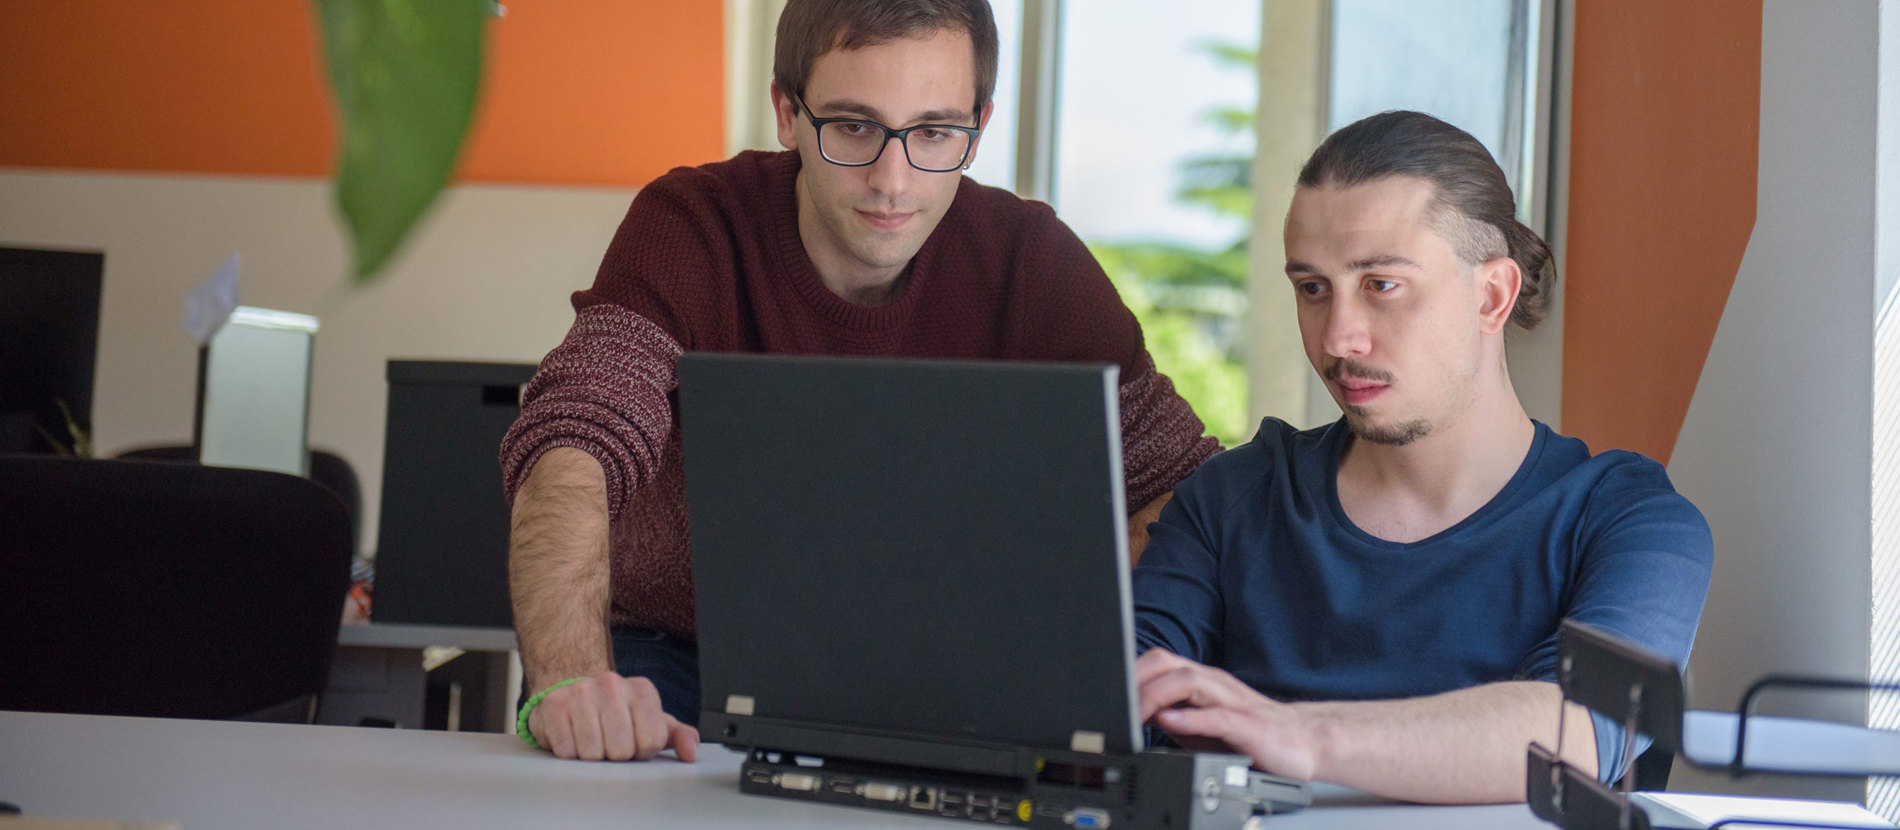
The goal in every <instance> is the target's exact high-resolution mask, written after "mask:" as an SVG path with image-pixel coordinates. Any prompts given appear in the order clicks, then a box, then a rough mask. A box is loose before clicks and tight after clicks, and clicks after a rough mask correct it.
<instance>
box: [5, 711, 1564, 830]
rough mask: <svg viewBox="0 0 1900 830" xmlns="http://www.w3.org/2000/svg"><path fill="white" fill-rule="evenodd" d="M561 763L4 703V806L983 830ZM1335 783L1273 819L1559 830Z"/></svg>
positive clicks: (621, 825)
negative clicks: (1348, 792) (1378, 798)
mask: <svg viewBox="0 0 1900 830" xmlns="http://www.w3.org/2000/svg"><path fill="white" fill-rule="evenodd" d="M701 750H702V753H703V754H702V756H701V758H700V761H699V763H697V764H681V763H678V762H676V761H671V760H661V761H654V762H649V763H629V764H612V763H581V762H576V761H560V760H556V759H555V758H553V757H552V756H550V755H547V754H546V753H542V752H537V751H534V750H530V749H528V748H527V747H525V746H523V745H522V744H521V743H520V741H518V740H515V739H514V738H512V737H508V736H504V735H492V734H476V733H459V734H456V733H446V732H422V731H415V730H394V729H360V728H355V727H344V726H291V725H283V724H261V723H232V722H222V721H185V720H158V719H150V718H112V717H99V716H93V715H43V714H29V713H23V712H0V801H10V802H13V803H15V804H18V805H20V807H21V808H23V809H24V810H25V811H26V813H27V815H39V816H55V815H69V816H87V817H93V818H113V819H132V820H140V821H177V822H181V823H182V824H183V826H184V828H185V830H224V829H225V828H231V829H232V830H240V829H241V830H251V829H252V828H260V827H269V828H275V829H276V830H300V829H301V828H309V830H337V828H364V829H365V830H367V829H369V828H384V827H389V828H411V827H456V828H466V829H467V830H479V829H480V828H490V827H492V828H556V827H558V828H594V827H598V828H613V830H625V828H628V827H668V828H671V827H710V828H733V830H740V829H741V828H743V830H757V828H787V830H800V829H801V828H811V830H817V829H818V828H832V827H847V828H850V827H888V828H898V830H930V828H946V830H953V829H954V828H956V827H959V826H961V827H977V826H979V825H977V824H975V823H972V822H953V821H949V820H946V819H940V818H927V817H911V816H892V815H888V814H881V813H877V812H872V811H868V810H854V809H850V808H845V807H833V806H828V805H822V804H801V803H797V802H793V801H787V800H783V799H776V798H767V797H761V796H749V795H741V794H740V793H739V790H738V776H739V772H738V769H739V758H740V756H738V755H737V754H734V753H731V752H727V751H726V750H725V749H723V748H721V747H719V746H717V745H707V746H703V747H702V748H701ZM1353 801H1354V799H1352V798H1351V797H1350V796H1343V795H1340V794H1338V793H1337V791H1334V793H1333V794H1331V795H1330V796H1328V797H1324V798H1322V799H1321V802H1320V804H1318V805H1316V806H1315V807H1313V808H1311V809H1309V810H1307V811H1306V812H1303V813H1299V814H1296V815H1291V816H1283V817H1276V818H1274V819H1272V820H1271V821H1270V822H1269V826H1270V827H1272V828H1285V830H1334V828H1359V827H1367V828H1372V827H1377V828H1393V827H1403V828H1418V830H1439V829H1440V828H1442V829H1443V830H1453V828H1456V829H1457V830H1536V829H1538V828H1542V829H1543V830H1548V825H1544V824H1542V823H1540V822H1538V821H1537V820H1536V819H1535V818H1534V817H1532V816H1531V814H1530V811H1529V810H1528V809H1527V808H1525V807H1524V806H1523V805H1506V806H1496V807H1414V806H1406V805H1376V804H1365V803H1364V799H1359V801H1360V802H1361V803H1360V804H1359V805H1357V806H1355V805H1353V804H1352V803H1351V802H1353Z"/></svg>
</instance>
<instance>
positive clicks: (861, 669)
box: [680, 354, 1141, 752]
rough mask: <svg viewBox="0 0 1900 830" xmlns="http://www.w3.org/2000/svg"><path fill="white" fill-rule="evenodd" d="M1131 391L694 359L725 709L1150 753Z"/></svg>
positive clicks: (702, 605) (707, 578)
mask: <svg viewBox="0 0 1900 830" xmlns="http://www.w3.org/2000/svg"><path fill="white" fill-rule="evenodd" d="M1116 378H1117V371H1116V368H1115V367H1113V366H1092V365H1070V364H1062V365H1057V364H1024V363H940V362H922V361H896V360H868V359H846V358H788V357H768V356H756V355H710V354H691V355H686V356H684V357H682V358H681V359H680V412H681V424H682V426H681V428H682V431H683V435H682V438H683V440H684V443H685V464H686V481H687V484H686V488H687V504H688V510H689V513H690V518H691V522H692V545H693V576H694V582H695V585H696V594H697V604H698V608H697V611H698V628H699V654H700V682H701V691H702V706H703V708H705V709H707V710H709V711H726V706H727V702H728V700H729V699H730V698H731V697H732V696H741V697H744V698H750V699H751V702H752V707H753V708H752V711H751V714H753V715H755V716H758V717H767V718H781V719H786V720H790V721H796V722H800V723H804V724H808V725H813V726H836V727H842V728H846V729H852V730H859V731H870V732H875V733H888V734H893V735H902V736H921V737H930V738H948V739H961V740H975V741H993V742H1002V743H1008V744H1014V745H1023V746H1032V747H1047V748H1057V749H1069V748H1071V747H1072V746H1073V745H1074V744H1075V742H1076V740H1077V733H1082V735H1083V738H1082V742H1083V743H1087V742H1089V741H1090V740H1093V739H1094V738H1093V737H1092V736H1095V735H1099V736H1100V737H1099V740H1100V742H1101V746H1100V750H1106V751H1110V752H1131V751H1136V750H1138V749H1140V740H1141V738H1140V730H1139V729H1137V727H1136V723H1135V720H1134V716H1135V705H1134V686H1133V681H1132V665H1133V635H1132V631H1131V624H1130V622H1129V620H1130V612H1129V587H1128V568H1127V561H1128V560H1127V538H1126V530H1125V527H1126V517H1125V509H1124V506H1123V502H1124V499H1123V493H1122V477H1121V452H1120V440H1121V439H1120V429H1119V421H1118V413H1117V409H1116ZM783 749H795V748H793V747H783ZM1100 750H1098V751H1100Z"/></svg>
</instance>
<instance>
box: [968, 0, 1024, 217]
mask: <svg viewBox="0 0 1900 830" xmlns="http://www.w3.org/2000/svg"><path fill="white" fill-rule="evenodd" d="M990 8H991V9H992V10H993V12H992V13H993V14H995V15H996V47H997V49H996V51H997V60H996V95H995V97H994V100H995V102H996V106H995V111H994V113H993V114H991V116H990V125H989V127H987V128H985V129H984V130H983V139H982V142H981V143H980V144H978V145H977V150H976V161H975V162H974V163H972V164H971V165H970V169H969V170H967V171H965V173H964V175H967V176H969V177H970V178H973V179H976V180H977V181H979V182H982V183H984V184H987V185H993V186H996V187H1001V188H1004V189H1006V190H1014V189H1016V102H1017V100H1018V98H1019V97H1020V96H1019V94H1018V93H1019V92H1020V91H1021V84H1022V80H1021V79H1022V55H1023V0H991V1H990Z"/></svg>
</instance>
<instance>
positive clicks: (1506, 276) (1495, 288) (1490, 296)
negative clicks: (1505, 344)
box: [1476, 256, 1524, 334]
mask: <svg viewBox="0 0 1900 830" xmlns="http://www.w3.org/2000/svg"><path fill="white" fill-rule="evenodd" d="M1476 278H1477V288H1478V330H1479V331H1481V332H1483V333H1485V334H1497V333H1498V332H1501V331H1503V330H1504V326H1505V325H1506V324H1507V323H1510V322H1511V310H1512V309H1514V308H1516V307H1517V293H1518V290H1519V289H1521V288H1523V286H1524V270H1523V269H1522V268H1519V267H1518V266H1517V260H1515V259H1512V258H1510V257H1508V256H1501V257H1498V258H1496V259H1492V260H1487V261H1485V262H1482V263H1479V264H1478V269H1477V274H1476Z"/></svg>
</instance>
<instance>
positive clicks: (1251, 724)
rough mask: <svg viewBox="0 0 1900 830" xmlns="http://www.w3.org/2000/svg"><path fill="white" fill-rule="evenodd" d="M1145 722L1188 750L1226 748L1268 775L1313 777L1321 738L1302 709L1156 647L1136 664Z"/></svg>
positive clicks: (1317, 766) (1218, 670)
mask: <svg viewBox="0 0 1900 830" xmlns="http://www.w3.org/2000/svg"><path fill="white" fill-rule="evenodd" d="M1135 684H1136V686H1137V687H1139V689H1140V698H1141V720H1142V722H1143V723H1147V722H1149V721H1151V720H1152V721H1153V723H1154V724H1155V725H1156V726H1159V727H1161V728H1162V729H1164V730H1167V732H1168V734H1170V735H1172V736H1174V737H1175V739H1176V740H1177V741H1179V742H1180V743H1181V745H1182V746H1184V747H1187V748H1189V749H1201V750H1225V751H1229V752H1236V753H1239V754H1241V755H1245V756H1247V757H1249V758H1251V759H1253V765H1254V766H1255V767H1256V768H1258V769H1261V770H1264V771H1266V772H1271V773H1274V774H1277V775H1287V776H1291V777H1294V778H1301V779H1311V778H1313V776H1314V774H1315V773H1316V772H1317V771H1318V768H1319V752H1320V739H1319V737H1318V735H1317V734H1316V730H1315V727H1314V724H1313V723H1311V722H1310V719H1308V718H1306V717H1305V716H1304V715H1303V713H1302V710H1301V709H1300V707H1298V706H1296V705H1294V704H1290V703H1282V702H1280V701H1277V700H1273V699H1271V698H1269V697H1267V696H1266V695H1263V694H1261V693H1259V692H1257V691H1254V689H1253V687H1251V686H1248V685H1247V684H1245V683H1242V682H1240V680H1238V679H1237V678H1235V677H1234V676H1233V675H1231V674H1228V673H1227V672H1224V671H1222V670H1220V669H1216V668H1212V667H1209V666H1203V665H1201V664H1199V663H1196V662H1194V661H1192V660H1189V659H1187V658H1185V657H1181V656H1178V655H1175V654H1172V653H1170V652H1167V651H1163V650H1161V649H1153V650H1151V651H1149V652H1148V653H1146V654H1143V655H1142V656H1141V659H1139V660H1136V661H1135Z"/></svg>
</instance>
